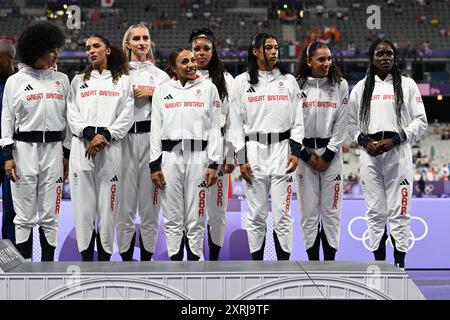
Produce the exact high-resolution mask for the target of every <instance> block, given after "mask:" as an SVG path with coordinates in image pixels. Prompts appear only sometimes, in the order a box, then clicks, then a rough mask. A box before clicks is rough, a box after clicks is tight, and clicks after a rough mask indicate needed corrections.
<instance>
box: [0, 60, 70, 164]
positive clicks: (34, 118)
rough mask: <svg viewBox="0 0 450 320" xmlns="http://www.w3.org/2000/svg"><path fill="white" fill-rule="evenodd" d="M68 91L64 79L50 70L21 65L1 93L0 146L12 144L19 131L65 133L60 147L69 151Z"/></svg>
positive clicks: (65, 77)
mask: <svg viewBox="0 0 450 320" xmlns="http://www.w3.org/2000/svg"><path fill="white" fill-rule="evenodd" d="M68 91H69V79H68V78H67V76H66V75H65V74H63V73H61V72H57V71H55V70H54V69H52V68H49V69H45V70H38V69H34V68H31V67H29V66H25V65H24V66H23V67H21V69H20V70H19V72H17V73H15V74H13V75H12V76H10V77H9V78H8V80H7V82H6V85H5V91H4V94H3V111H2V120H1V121H2V143H1V145H2V147H5V146H9V145H13V144H14V139H13V137H14V133H16V132H18V131H20V132H29V131H42V132H45V131H65V132H66V134H65V140H64V141H63V146H64V147H65V148H66V149H70V138H71V137H70V132H69V131H68V129H67V121H66V113H67V106H66V99H67V93H68ZM5 160H7V159H5Z"/></svg>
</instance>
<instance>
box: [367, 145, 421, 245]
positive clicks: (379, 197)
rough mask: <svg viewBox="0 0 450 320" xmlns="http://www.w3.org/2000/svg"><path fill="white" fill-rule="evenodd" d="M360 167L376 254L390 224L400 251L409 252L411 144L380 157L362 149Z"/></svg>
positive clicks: (395, 148)
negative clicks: (387, 225) (386, 227)
mask: <svg viewBox="0 0 450 320" xmlns="http://www.w3.org/2000/svg"><path fill="white" fill-rule="evenodd" d="M360 165H361V178H362V181H361V183H362V187H363V190H364V196H365V200H366V205H367V212H366V219H367V224H368V227H369V237H370V247H371V249H372V251H375V250H377V249H378V247H379V245H380V241H381V237H382V236H383V233H384V229H385V226H386V224H387V222H389V227H390V234H391V235H392V236H393V237H394V240H395V242H396V246H397V250H398V251H401V252H408V240H409V236H410V228H411V214H410V212H411V195H412V191H413V189H412V188H413V168H412V155H411V147H410V145H409V144H407V143H404V144H401V145H399V146H397V147H394V148H393V149H392V150H391V151H389V152H386V153H384V154H382V155H379V156H376V157H372V156H370V155H369V154H368V153H367V152H366V151H365V150H361V155H360Z"/></svg>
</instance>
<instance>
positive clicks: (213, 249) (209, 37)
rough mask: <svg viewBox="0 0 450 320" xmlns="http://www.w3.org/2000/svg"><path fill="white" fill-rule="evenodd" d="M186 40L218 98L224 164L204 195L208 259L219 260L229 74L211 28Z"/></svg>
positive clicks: (229, 167) (230, 162) (229, 165)
mask: <svg viewBox="0 0 450 320" xmlns="http://www.w3.org/2000/svg"><path fill="white" fill-rule="evenodd" d="M189 42H190V43H191V45H192V52H193V53H194V57H195V61H196V62H197V73H198V74H199V75H201V76H202V77H204V78H206V79H209V80H210V81H211V82H212V83H214V85H215V86H216V87H217V90H218V92H219V96H220V99H221V101H222V107H221V116H220V128H221V132H222V136H223V138H224V141H223V145H224V150H223V152H224V155H225V156H226V157H225V161H224V163H223V164H222V165H221V166H220V167H219V172H218V179H217V182H216V183H215V184H214V185H213V186H211V187H210V188H209V189H208V196H207V197H208V201H207V203H208V207H207V213H208V221H207V230H208V245H209V260H219V255H220V249H221V247H222V245H223V239H224V234H225V224H226V216H225V214H226V211H227V205H228V196H227V195H228V183H229V179H230V173H231V172H232V171H233V170H234V156H233V155H234V151H233V148H232V145H231V143H230V142H229V139H227V136H228V134H229V128H230V116H229V112H230V100H231V97H230V95H231V93H232V90H231V89H232V83H233V77H232V76H231V75H230V74H229V73H228V72H226V71H225V67H224V65H223V62H222V61H221V60H220V58H219V54H218V53H217V48H216V44H215V36H214V33H213V32H212V31H211V30H209V29H207V28H204V29H199V30H195V31H193V32H192V33H191V36H190V37H189ZM227 140H228V142H227ZM227 155H228V156H227Z"/></svg>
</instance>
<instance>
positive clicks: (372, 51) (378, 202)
mask: <svg viewBox="0 0 450 320" xmlns="http://www.w3.org/2000/svg"><path fill="white" fill-rule="evenodd" d="M396 58H397V51H396V48H395V46H394V45H393V44H392V43H391V42H390V41H388V40H376V41H375V42H373V43H372V45H371V46H370V48H369V59H370V64H369V69H368V71H367V75H366V77H365V78H364V79H363V80H361V81H359V82H358V83H357V85H356V86H355V87H354V88H353V90H352V92H351V95H350V101H349V133H350V137H351V138H352V139H353V140H354V141H355V142H357V143H358V144H359V145H360V146H361V147H362V148H363V151H362V152H361V155H360V164H361V178H362V182H361V183H362V186H363V190H364V195H365V200H366V205H367V212H366V219H367V224H368V226H369V237H370V245H371V249H372V251H373V253H374V256H375V260H385V259H386V240H387V223H388V222H389V227H390V235H391V241H392V244H393V246H394V260H395V264H396V265H397V266H398V267H399V268H404V267H405V255H406V253H407V252H408V240H409V236H410V224H411V195H412V191H413V189H412V187H413V167H412V154H411V143H413V142H414V141H416V140H418V139H419V138H420V137H421V136H422V135H423V134H424V132H425V131H426V129H427V118H426V115H425V108H424V105H423V102H422V97H421V95H420V91H419V88H418V87H417V84H416V83H415V82H414V80H413V79H411V78H408V77H406V76H403V75H402V74H401V73H400V71H399V69H398V66H397V64H396Z"/></svg>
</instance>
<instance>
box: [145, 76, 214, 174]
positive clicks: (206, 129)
mask: <svg viewBox="0 0 450 320" xmlns="http://www.w3.org/2000/svg"><path fill="white" fill-rule="evenodd" d="M220 115H221V101H220V98H219V93H218V91H217V88H216V86H215V85H214V84H213V83H212V82H211V81H208V80H206V79H204V78H203V77H201V76H198V75H197V77H196V79H195V80H189V81H187V82H186V84H185V86H184V87H183V86H182V85H181V83H180V81H178V80H175V79H171V80H170V81H168V82H165V83H163V84H162V85H160V86H159V87H157V88H156V90H155V92H154V94H153V100H152V130H151V133H150V145H151V150H150V170H151V172H157V171H160V170H161V167H160V164H161V156H162V142H161V141H162V140H203V141H208V144H207V147H206V150H207V155H208V161H209V164H212V163H214V164H220V163H221V162H222V157H223V155H222V149H223V139H222V138H221V133H220Z"/></svg>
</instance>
